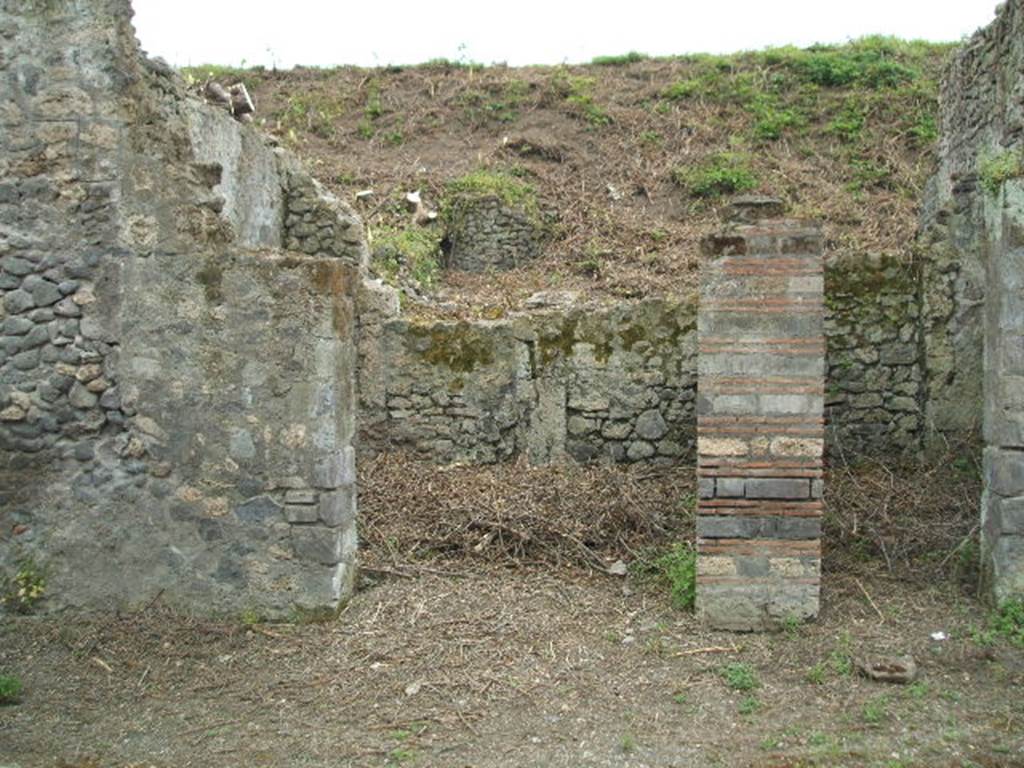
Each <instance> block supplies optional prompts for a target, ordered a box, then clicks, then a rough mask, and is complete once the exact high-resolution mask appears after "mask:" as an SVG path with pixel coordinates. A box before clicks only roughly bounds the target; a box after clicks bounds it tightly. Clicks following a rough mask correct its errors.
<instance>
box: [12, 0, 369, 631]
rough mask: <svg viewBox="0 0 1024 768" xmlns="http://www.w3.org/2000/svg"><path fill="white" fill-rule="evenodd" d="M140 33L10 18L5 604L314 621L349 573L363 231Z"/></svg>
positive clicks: (66, 9) (91, 15) (117, 15)
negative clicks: (305, 616) (29, 576)
mask: <svg viewBox="0 0 1024 768" xmlns="http://www.w3.org/2000/svg"><path fill="white" fill-rule="evenodd" d="M130 19H131V9H130V5H129V3H128V1H127V0H81V2H76V3H53V2H42V0H12V2H10V3H6V4H4V6H3V9H2V10H0V52H2V53H0V57H2V58H0V584H3V583H5V582H4V580H5V579H7V578H10V576H11V574H13V573H14V572H16V571H17V570H18V569H26V568H28V569H31V570H33V571H36V572H38V573H40V574H42V575H43V576H44V577H45V579H46V583H47V587H46V592H45V601H46V605H47V606H48V607H51V608H57V607H61V606H65V605H83V606H104V607H119V606H131V605H137V604H139V603H142V602H146V601H149V600H152V599H154V598H155V597H157V596H158V595H160V596H162V599H164V600H166V601H168V602H171V603H174V604H177V605H179V606H181V607H186V608H189V609H193V610H199V611H201V612H204V613H211V612H212V613H217V612H232V611H241V610H252V611H256V612H258V613H260V614H265V615H287V614H288V613H290V612H292V611H294V610H303V609H310V610H312V609H330V608H332V607H335V606H337V605H338V604H339V602H340V601H341V600H343V599H344V598H345V597H346V595H347V594H348V592H349V590H350V588H351V585H352V580H353V576H354V566H355V548H356V528H355V511H356V509H355V503H356V500H355V465H354V452H353V450H352V448H351V440H352V435H353V432H354V424H355V393H354V385H355V367H356V359H355V353H356V345H355V336H354V334H355V330H356V322H355V317H354V307H355V305H354V297H355V292H356V287H357V285H358V283H359V280H360V266H361V264H362V263H363V262H364V261H365V252H366V245H365V242H364V239H363V237H362V227H361V224H359V222H358V220H357V219H356V218H355V216H354V215H352V214H351V212H349V211H348V210H347V209H345V208H344V206H342V205H341V204H340V203H338V202H337V201H336V200H333V199H332V198H330V197H329V196H326V195H322V194H320V193H319V190H318V188H317V186H316V184H315V183H314V182H313V181H312V180H311V179H309V178H308V177H307V176H305V175H304V174H303V173H302V172H301V170H300V169H299V167H298V165H297V164H296V163H295V161H294V160H292V159H290V158H289V157H287V156H286V155H284V154H283V153H282V152H280V151H279V150H277V149H275V148H274V147H273V146H270V145H269V144H267V142H266V141H265V140H264V139H263V138H262V137H261V136H260V134H259V133H258V132H257V131H256V130H254V129H253V128H251V127H249V126H245V125H241V124H240V123H238V122H236V121H234V120H233V119H232V118H231V117H230V116H229V114H228V113H227V112H226V111H223V110H221V109H219V108H217V107H214V106H210V105H206V104H203V103H202V102H200V101H198V100H196V99H194V98H192V97H190V96H188V95H187V94H186V93H185V88H184V84H183V83H182V82H181V80H180V79H179V78H178V77H177V75H176V74H175V73H173V72H172V71H171V70H170V69H169V68H167V67H166V66H165V65H163V64H161V63H160V62H157V61H147V60H145V59H144V58H142V56H141V55H140V53H139V51H138V48H137V43H136V41H135V37H134V32H133V30H132V27H131V23H130ZM284 245H291V246H294V247H295V248H296V249H297V250H298V251H299V252H298V253H291V252H287V251H285V250H283V248H282V246H284ZM6 607H7V608H12V607H15V608H16V607H17V606H11V605H7V606H6Z"/></svg>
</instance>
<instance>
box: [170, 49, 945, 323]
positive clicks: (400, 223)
mask: <svg viewBox="0 0 1024 768" xmlns="http://www.w3.org/2000/svg"><path fill="white" fill-rule="evenodd" d="M951 50H952V46H951V45H944V44H932V43H925V42H904V41H900V40H896V39H892V38H881V37H872V38H865V39H862V40H858V41H854V42H852V43H850V44H848V45H844V46H838V47H815V48H810V49H806V50H801V49H796V48H781V49H772V50H767V51H763V52H756V53H740V54H736V55H733V56H706V55H700V56H684V57H678V58H660V59H649V58H647V57H645V56H643V55H641V54H635V53H633V54H627V55H624V56H617V57H606V58H601V59H597V60H595V61H594V62H593V63H591V64H589V65H585V66H557V67H526V68H510V67H505V66H489V67H481V66H477V65H473V64H463V63H455V62H449V61H435V62H429V63H427V64H423V65H420V66H416V67H404V68H397V67H394V68H384V69H363V68H355V67H341V68H337V69H329V70H328V69H324V70H318V69H297V70H292V71H281V72H270V71H266V70H262V69H252V70H230V69H225V68H223V67H197V68H194V69H192V70H189V71H187V72H186V75H187V76H189V77H193V78H196V79H203V78H205V77H207V76H208V75H209V74H210V73H211V72H212V73H213V74H214V75H215V76H216V77H218V78H220V79H223V80H233V79H241V80H242V81H244V82H246V83H247V85H248V86H249V87H250V90H251V91H252V92H253V94H254V97H255V101H256V102H257V107H258V115H259V119H260V121H261V122H262V123H263V125H264V126H265V128H266V129H267V130H269V131H271V132H272V133H275V134H276V135H277V136H279V137H280V139H281V141H282V143H284V144H285V145H287V146H289V147H291V148H292V149H294V150H295V151H296V152H297V153H298V154H299V155H301V156H302V157H304V158H305V160H306V161H307V162H308V163H309V164H310V166H311V167H312V169H313V171H314V172H315V173H316V174H317V175H318V176H319V178H321V179H322V180H323V181H324V182H325V183H327V185H328V186H330V187H331V188H333V189H334V191H335V192H337V193H338V194H339V195H341V196H342V197H344V198H345V199H347V200H349V201H353V202H354V200H355V197H354V196H355V192H356V191H358V190H362V189H372V190H374V195H373V196H372V197H371V198H369V199H368V200H365V201H363V202H360V203H359V204H358V205H357V207H358V208H359V209H360V210H361V212H362V214H363V215H364V217H365V218H366V221H367V223H368V225H369V228H370V231H371V233H372V235H373V236H374V237H375V238H377V240H378V242H380V241H381V240H382V239H383V240H385V241H388V242H394V241H395V240H399V241H408V242H415V243H416V244H417V246H418V248H417V249H416V253H415V254H413V253H411V252H410V254H409V255H408V256H407V257H406V258H405V259H404V260H402V259H399V260H398V263H396V262H395V260H394V259H393V258H390V259H389V260H388V263H382V264H380V265H379V269H380V271H381V272H382V273H383V274H385V275H386V276H388V277H389V278H391V279H397V280H405V281H407V282H412V283H413V284H416V285H419V286H420V287H421V288H422V289H424V290H425V291H426V292H428V293H432V294H434V295H435V296H436V297H437V298H439V299H440V300H441V302H442V307H443V308H444V311H447V312H454V313H458V314H476V313H481V312H482V313H484V314H500V313H501V312H502V311H504V309H506V308H509V307H512V306H515V305H516V304H518V302H519V301H521V299H522V298H524V297H525V296H527V295H529V294H530V293H532V292H534V291H537V290H543V289H552V288H555V289H573V290H581V291H584V292H586V293H587V295H589V296H593V297H602V296H604V297H639V296H643V295H648V294H657V293H666V292H669V293H681V292H682V293H686V292H688V291H690V290H692V287H693V285H694V281H695V275H696V265H697V261H698V258H699V255H698V254H699V241H700V239H701V238H702V237H703V236H704V235H705V234H707V233H708V232H710V231H712V230H714V229H715V228H716V227H717V226H718V218H717V213H716V209H717V208H718V206H720V205H721V203H722V202H724V201H725V200H726V199H728V197H729V195H730V194H732V193H734V192H738V191H755V192H764V193H770V194H774V195H778V196H781V197H783V198H784V199H786V200H787V201H788V202H789V203H790V205H791V207H792V211H793V213H794V215H797V216H807V217H814V218H819V219H821V220H823V221H824V222H825V226H826V231H827V237H828V243H829V248H830V253H831V254H832V255H837V256H838V255H843V254H849V253H856V252H876V253H889V254H900V255H907V254H908V251H909V244H910V241H911V239H912V238H913V235H914V230H915V227H916V209H917V201H918V198H919V197H920V193H921V189H922V186H923V184H924V182H925V180H926V179H927V177H928V175H929V174H930V172H931V169H932V165H933V146H934V143H935V140H936V136H937V131H936V114H937V92H938V80H939V77H940V74H941V70H942V67H943V63H944V61H945V59H946V57H947V55H948V54H949V53H950V52H951ZM481 169H489V170H499V171H503V172H505V173H507V174H512V175H514V176H515V177H517V178H518V179H519V180H521V181H522V182H523V183H525V184H526V185H528V187H529V188H531V189H532V191H533V192H534V193H535V195H536V198H537V200H538V202H539V205H540V207H541V209H542V210H543V211H545V212H546V213H547V214H548V215H549V216H550V217H551V219H552V221H554V222H555V223H554V224H553V225H552V228H553V237H552V239H551V241H550V243H549V245H548V247H547V249H546V252H545V254H544V256H543V257H542V258H541V259H540V260H539V261H537V262H536V263H535V264H534V265H532V266H530V267H528V268H524V269H520V270H517V271H516V272H513V273H508V274H504V275H484V276H470V275H444V274H440V273H438V272H437V271H436V270H435V269H434V268H433V264H432V258H433V256H434V252H433V244H434V243H436V242H437V241H438V240H439V233H438V232H431V231H428V232H427V233H426V234H427V235H429V237H424V236H423V235H424V233H422V232H420V233H416V236H414V237H403V231H404V230H406V229H408V228H410V227H411V226H412V225H411V223H410V217H409V214H408V213H407V212H406V211H405V209H404V207H403V206H402V198H403V196H404V194H405V193H406V192H407V191H411V190H414V189H420V190H422V194H423V197H424V199H425V200H426V201H427V202H428V203H429V204H431V205H433V206H435V207H439V206H440V204H441V199H442V197H443V195H444V190H445V187H446V185H447V184H449V183H450V182H452V181H454V180H457V179H459V178H460V177H463V176H465V175H467V174H471V173H474V172H477V171H479V170H481Z"/></svg>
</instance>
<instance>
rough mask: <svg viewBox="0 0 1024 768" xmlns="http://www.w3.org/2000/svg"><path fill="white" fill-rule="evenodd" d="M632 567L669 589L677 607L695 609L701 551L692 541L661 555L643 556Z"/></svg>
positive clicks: (675, 546)
mask: <svg viewBox="0 0 1024 768" xmlns="http://www.w3.org/2000/svg"><path fill="white" fill-rule="evenodd" d="M632 568H633V572H634V574H635V575H636V576H637V577H639V578H640V579H647V580H650V581H653V582H655V583H657V584H658V585H660V586H662V587H665V588H667V589H668V592H669V596H670V597H671V599H672V605H674V606H675V607H676V608H679V609H680V610H684V611H688V610H692V609H693V604H694V601H695V599H696V596H697V553H696V552H695V551H694V550H693V548H692V547H691V546H690V545H689V544H687V543H683V542H680V543H679V544H676V545H674V546H673V547H671V548H670V549H668V550H665V551H663V552H661V553H660V554H654V555H649V556H642V557H639V558H637V559H636V560H635V561H634V562H633V566H632Z"/></svg>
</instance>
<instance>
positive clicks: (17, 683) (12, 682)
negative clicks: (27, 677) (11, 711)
mask: <svg viewBox="0 0 1024 768" xmlns="http://www.w3.org/2000/svg"><path fill="white" fill-rule="evenodd" d="M22 690H23V686H22V684H21V680H19V679H18V678H16V677H15V676H14V675H0V706H2V705H5V704H15V703H17V701H18V699H19V698H20V697H21V692H22Z"/></svg>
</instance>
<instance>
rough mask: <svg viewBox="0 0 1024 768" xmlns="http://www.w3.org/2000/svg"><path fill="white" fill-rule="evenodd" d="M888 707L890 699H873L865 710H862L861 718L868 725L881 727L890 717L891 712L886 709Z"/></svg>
mask: <svg viewBox="0 0 1024 768" xmlns="http://www.w3.org/2000/svg"><path fill="white" fill-rule="evenodd" d="M887 705H888V699H887V698H886V697H885V696H879V697H878V698H876V699H872V700H871V701H869V702H868V703H867V704H865V705H864V708H863V709H862V710H861V717H862V718H863V719H864V722H865V723H867V724H868V725H880V724H881V723H882V722H884V721H885V720H886V718H888V717H889V712H888V710H887V709H886V706H887Z"/></svg>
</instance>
